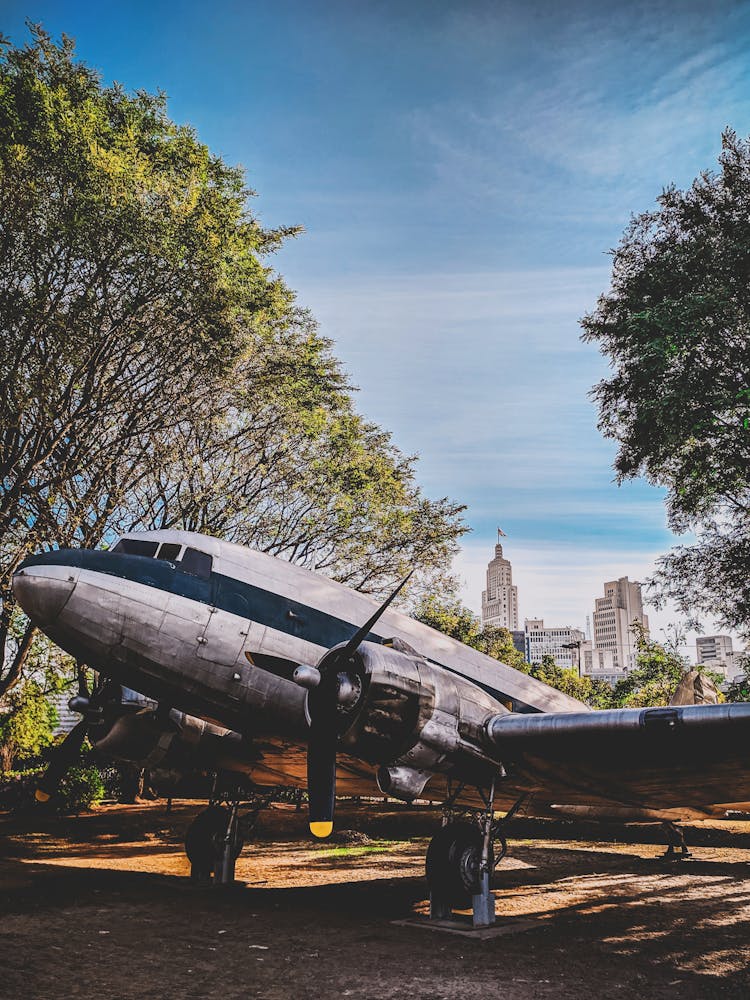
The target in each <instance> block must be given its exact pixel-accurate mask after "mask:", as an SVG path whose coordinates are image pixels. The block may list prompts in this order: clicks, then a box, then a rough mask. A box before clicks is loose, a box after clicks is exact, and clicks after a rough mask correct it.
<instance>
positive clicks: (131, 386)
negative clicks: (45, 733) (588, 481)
mask: <svg viewBox="0 0 750 1000" xmlns="http://www.w3.org/2000/svg"><path fill="white" fill-rule="evenodd" d="M0 51H1V53H2V55H1V56H0V329H1V330H2V337H0V698H2V697H3V696H4V695H5V694H7V693H8V692H10V691H11V690H12V689H13V688H14V686H15V685H19V684H21V683H22V681H23V678H24V673H23V671H24V665H25V664H26V663H27V660H28V657H29V654H30V651H31V649H32V644H33V642H34V630H33V628H31V626H29V625H28V623H27V627H25V628H24V629H23V630H22V631H21V632H20V633H19V632H18V630H17V629H15V628H14V627H13V622H14V615H15V612H16V608H15V605H14V602H13V595H12V590H11V587H10V581H11V576H12V572H13V570H14V569H15V568H16V567H17V566H18V564H19V562H20V561H21V560H22V559H23V558H24V556H25V555H26V554H27V553H28V552H29V551H30V550H39V549H40V548H42V547H47V546H49V547H59V546H71V545H72V546H77V545H82V546H94V545H96V544H99V543H100V542H101V541H102V540H103V539H105V540H106V539H107V538H110V537H111V536H112V535H114V534H116V533H119V532H121V531H122V530H126V529H132V528H150V527H174V528H185V529H190V528H192V529H195V530H199V531H203V532H206V533H208V534H217V535H221V536H222V537H225V538H229V539H230V540H235V541H238V542H244V543H246V544H252V545H255V546H257V547H259V548H262V549H263V550H264V551H267V552H271V553H273V554H275V555H280V556H283V557H285V558H287V559H290V560H292V561H295V562H299V563H302V564H304V565H309V566H314V567H316V568H318V569H320V570H323V571H325V572H327V573H328V574H329V575H331V576H333V577H335V578H337V579H340V580H342V581H345V582H348V583H350V584H352V585H354V586H356V587H359V588H360V589H363V590H367V591H370V592H374V593H378V592H380V591H382V590H383V589H387V588H388V587H389V586H392V585H393V583H394V582H395V580H396V579H397V578H398V577H399V576H400V575H402V574H403V573H404V572H405V571H406V569H407V568H410V569H411V568H416V569H418V570H420V571H421V572H426V573H430V572H433V571H436V570H439V569H441V568H443V567H444V566H445V565H446V564H447V562H448V561H449V560H450V557H451V556H452V554H453V552H454V550H455V546H456V539H457V538H458V537H460V535H461V534H462V533H463V531H464V530H465V528H464V526H463V524H462V523H461V517H460V514H461V511H462V510H463V508H462V507H461V506H460V505H458V504H454V503H452V502H451V501H449V500H447V499H442V500H437V501H431V500H428V499H427V498H426V497H424V496H423V494H422V493H421V491H420V489H419V487H418V486H417V484H416V481H415V478H414V459H413V458H410V457H407V456H404V455H402V454H401V453H400V452H399V451H398V449H397V448H396V447H395V446H394V445H393V444H392V442H391V441H390V437H389V435H388V434H387V433H386V432H385V431H383V430H382V429H381V428H379V427H377V426H375V425H373V424H370V423H368V422H366V421H365V420H363V419H362V418H361V417H360V416H359V415H358V414H357V413H356V412H355V410H354V407H353V404H352V398H351V393H352V390H351V386H350V385H349V384H348V382H347V380H346V378H345V377H344V376H343V374H342V372H341V368H340V365H339V364H338V362H337V361H336V359H335V357H334V356H333V354H332V351H331V345H330V343H329V342H328V341H326V340H325V338H323V337H321V336H320V335H319V333H318V332H317V329H316V326H315V323H314V321H313V320H312V318H311V317H310V316H309V315H308V314H307V313H305V312H304V311H303V310H301V309H300V308H299V307H298V306H297V305H296V304H295V301H294V296H293V294H292V293H291V292H290V291H289V289H288V288H287V287H286V285H285V284H284V282H283V280H282V279H281V278H280V277H279V276H278V275H276V274H275V273H274V272H273V271H272V270H271V269H270V267H269V266H268V264H267V263H266V261H267V258H268V256H269V254H270V253H271V252H272V251H274V250H275V249H276V248H277V247H278V246H279V245H280V244H281V243H282V241H283V240H284V239H285V238H287V237H289V236H291V235H294V234H295V233H296V232H297V229H295V228H293V227H286V228H280V229H272V230H270V229H264V228H263V227H262V226H261V225H260V223H259V222H258V220H257V219H256V217H255V216H254V215H253V214H252V212H251V211H250V209H249V207H248V201H249V198H250V196H251V195H252V194H253V192H251V191H250V190H249V189H248V188H247V187H246V183H245V177H244V174H243V172H242V170H241V169H240V168H236V167H231V166H229V165H227V164H226V163H225V162H224V161H223V160H222V159H221V158H220V157H217V156H215V155H213V154H212V153H211V152H210V150H209V149H208V148H207V147H206V146H205V145H203V144H202V143H200V142H199V141H198V138H197V136H196V135H195V133H194V132H193V130H192V129H191V128H189V127H187V126H181V125H177V124H175V123H174V122H173V121H171V119H170V118H169V116H168V115H167V110H166V102H165V98H164V96H163V95H151V94H147V93H145V92H143V91H138V92H136V93H135V94H127V93H126V92H125V91H124V90H123V88H122V87H120V86H119V85H114V86H112V87H105V86H103V84H102V82H101V80H100V78H99V76H98V74H97V73H95V72H94V71H92V70H91V69H90V68H88V67H87V66H85V65H84V64H83V63H81V62H80V61H77V60H76V59H75V55H74V50H73V44H72V42H71V40H70V39H67V38H65V37H63V40H62V42H61V43H60V44H56V43H55V42H53V41H52V39H51V38H50V37H49V36H48V35H47V34H46V33H45V32H44V31H42V30H41V29H40V28H38V27H32V41H31V43H30V44H29V45H27V46H25V47H23V48H14V47H12V46H11V45H10V44H8V43H6V42H2V43H0ZM30 669H31V668H30ZM27 676H31V675H30V674H28V675H27Z"/></svg>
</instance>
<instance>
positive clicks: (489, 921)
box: [428, 778, 496, 929]
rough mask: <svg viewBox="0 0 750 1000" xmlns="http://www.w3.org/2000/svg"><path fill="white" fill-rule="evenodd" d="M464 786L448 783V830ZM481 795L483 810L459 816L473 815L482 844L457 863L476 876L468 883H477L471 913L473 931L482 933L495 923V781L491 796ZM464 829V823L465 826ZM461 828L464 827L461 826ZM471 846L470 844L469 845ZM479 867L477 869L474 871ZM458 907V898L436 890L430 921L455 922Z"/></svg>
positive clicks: (432, 895) (445, 823)
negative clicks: (493, 877) (453, 920)
mask: <svg viewBox="0 0 750 1000" xmlns="http://www.w3.org/2000/svg"><path fill="white" fill-rule="evenodd" d="M463 787H464V786H463V784H461V783H458V784H457V786H455V787H454V786H453V784H452V782H451V781H450V780H449V782H448V796H447V799H446V802H445V808H444V811H443V824H442V825H443V828H445V827H446V826H448V825H449V824H450V823H451V822H453V818H454V815H455V812H456V801H457V799H458V797H459V795H460V794H461V792H462V790H463ZM479 792H480V794H481V795H482V798H483V800H484V809H483V810H481V811H480V810H475V809H472V810H469V809H461V810H460V812H461V813H463V814H470V815H471V816H472V817H473V820H474V821H475V822H476V823H477V825H478V826H479V831H480V833H481V842H480V843H479V844H476V842H474V843H475V845H476V846H473V847H472V851H473V852H474V853H473V854H472V855H467V854H464V855H463V859H462V860H460V861H459V859H455V861H454V862H452V863H456V864H461V865H464V864H465V865H466V866H467V867H466V870H465V874H468V873H469V872H470V871H472V869H473V871H474V872H475V874H474V875H473V876H472V877H471V878H470V879H469V881H470V882H473V883H474V887H475V888H476V889H477V891H476V892H472V894H471V911H472V921H471V922H472V927H474V928H476V929H479V928H483V927H492V925H493V924H494V923H495V897H494V896H493V895H492V892H491V889H490V882H491V879H492V873H493V870H494V857H493V847H492V845H493V840H494V837H495V835H496V827H495V822H494V801H495V780H494V778H493V780H492V783H491V784H490V787H489V792H488V793H487V795H484V793H483V792H482V790H481V789H479ZM463 825H464V828H465V825H466V824H465V823H464V824H463ZM458 826H461V824H460V823H459V824H458ZM467 846H468V844H467ZM429 864H430V862H429V856H428V878H429ZM474 866H476V867H474ZM454 903H455V898H454V897H452V896H451V895H450V894H449V893H448V892H446V893H445V894H443V893H441V892H440V891H439V890H436V889H435V888H434V886H433V887H431V889H430V920H446V921H447V920H452V919H455V918H454V913H453V905H454Z"/></svg>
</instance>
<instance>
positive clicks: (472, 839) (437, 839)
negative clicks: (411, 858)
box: [425, 781, 506, 927]
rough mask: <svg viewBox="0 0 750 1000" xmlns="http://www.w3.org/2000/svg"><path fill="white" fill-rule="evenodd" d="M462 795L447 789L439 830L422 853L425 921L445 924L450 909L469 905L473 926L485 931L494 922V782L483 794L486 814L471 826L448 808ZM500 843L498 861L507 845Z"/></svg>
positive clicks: (476, 816) (459, 791)
mask: <svg viewBox="0 0 750 1000" xmlns="http://www.w3.org/2000/svg"><path fill="white" fill-rule="evenodd" d="M461 790H462V786H459V787H458V788H457V789H456V791H455V793H453V792H452V790H450V789H449V797H448V800H447V802H446V810H445V813H444V817H443V826H442V828H441V829H440V830H439V831H438V832H437V833H436V834H435V836H434V837H433V838H432V840H431V841H430V846H429V848H428V849H427V860H426V866H425V867H426V874H427V884H428V886H429V888H430V919H431V920H449V919H450V918H451V916H452V915H453V910H462V909H466V908H467V907H469V906H471V909H472V924H473V926H474V927H490V926H491V925H492V924H494V922H495V897H494V896H493V895H492V893H491V892H490V879H491V878H492V873H493V871H494V869H495V864H496V862H495V851H494V845H493V841H494V839H495V838H496V837H497V835H498V832H499V831H498V827H497V824H495V822H494V817H493V802H494V798H495V783H494V781H493V782H492V784H491V786H490V789H489V792H488V793H487V795H483V798H484V800H485V809H484V810H483V811H480V812H475V814H474V817H473V821H471V820H468V819H464V820H454V819H453V805H454V803H455V800H456V799H457V797H458V796H459V795H460V793H461ZM499 839H500V843H501V845H502V853H501V854H500V857H502V856H503V855H504V854H505V847H506V845H505V840H504V838H502V836H500V838H499ZM498 860H499V858H498Z"/></svg>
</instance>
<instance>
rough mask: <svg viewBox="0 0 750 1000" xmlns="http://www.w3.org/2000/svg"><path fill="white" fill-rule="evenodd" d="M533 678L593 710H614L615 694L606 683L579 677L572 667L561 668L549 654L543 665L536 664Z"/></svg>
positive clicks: (544, 656) (533, 669) (532, 673)
mask: <svg viewBox="0 0 750 1000" xmlns="http://www.w3.org/2000/svg"><path fill="white" fill-rule="evenodd" d="M530 673H531V676H532V677H536V679H537V680H539V681H543V682H544V683H545V684H549V686H550V687H553V688H556V689H557V690H558V691H562V692H563V694H567V695H569V696H570V697H571V698H577V699H578V701H582V702H583V703H584V704H585V705H590V706H591V707H592V708H614V707H615V701H614V693H613V691H612V688H611V687H610V686H609V684H607V683H606V681H602V680H599V679H598V678H594V677H589V676H588V675H586V674H583V675H582V676H579V674H578V671H577V670H573V669H572V668H570V667H560V666H558V665H557V663H555V658H554V657H553V656H551V655H550V654H549V653H545V654H544V655H543V656H542V662H541V663H535V664H534V665H533V666H532V668H531V671H530Z"/></svg>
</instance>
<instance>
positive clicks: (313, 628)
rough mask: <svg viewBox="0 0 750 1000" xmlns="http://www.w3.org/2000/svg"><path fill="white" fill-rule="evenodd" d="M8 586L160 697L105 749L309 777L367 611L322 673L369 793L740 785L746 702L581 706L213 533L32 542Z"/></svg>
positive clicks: (715, 797) (672, 809) (714, 795)
mask: <svg viewBox="0 0 750 1000" xmlns="http://www.w3.org/2000/svg"><path fill="white" fill-rule="evenodd" d="M164 546H168V549H167V548H164ZM157 549H158V552H157ZM167 552H168V553H169V556H168V557H167V556H166V555H165V556H164V557H163V558H159V557H158V556H162V555H163V554H164V553H167ZM147 553H150V554H147ZM13 588H14V592H15V594H16V596H17V598H18V600H19V603H20V604H21V606H22V607H23V608H24V610H25V611H26V612H27V614H28V615H29V617H30V618H31V619H32V621H34V623H35V624H37V625H38V626H39V627H40V628H41V629H42V630H43V631H44V632H45V633H46V634H47V635H49V636H50V637H51V638H52V639H53V640H54V641H55V642H57V643H58V644H59V645H60V646H61V647H62V648H63V649H65V650H67V651H68V652H70V653H71V654H72V655H74V656H76V657H77V658H78V659H79V660H81V661H82V662H85V663H87V664H89V665H90V666H92V667H95V668H96V669H97V670H99V671H100V672H102V673H103V674H104V675H106V676H107V677H111V678H113V679H114V680H115V681H117V682H118V683H120V684H123V685H126V686H127V687H129V688H133V689H134V690H136V691H139V692H142V693H143V694H144V695H145V696H147V697H148V698H149V699H152V700H153V701H154V702H155V703H158V706H159V708H158V710H157V711H153V710H151V709H147V708H144V709H142V710H141V711H140V712H134V713H130V714H128V715H127V716H125V717H123V719H122V720H120V721H118V722H116V723H115V724H113V725H112V727H111V730H110V731H109V732H108V733H106V734H102V735H100V737H99V742H98V745H99V746H101V747H102V749H108V750H109V751H110V752H112V753H113V754H115V755H116V756H122V757H125V758H127V759H134V760H141V761H151V762H154V761H156V760H157V759H158V760H161V761H163V762H164V764H165V766H170V767H174V768H176V769H179V768H181V767H186V766H189V764H190V762H191V760H195V759H196V756H197V757H200V756H201V755H203V759H204V760H208V761H211V762H213V763H215V766H217V767H222V768H227V769H235V770H238V771H244V772H247V773H250V774H252V777H253V780H254V781H255V782H256V784H259V785H264V784H267V785H280V784H293V783H297V784H300V785H303V784H304V783H305V780H306V765H305V748H306V744H307V741H308V733H309V720H310V711H309V708H310V706H311V705H314V704H315V702H314V699H315V698H320V697H322V694H320V693H319V692H321V687H322V686H321V680H320V679H321V676H322V675H321V671H325V664H326V662H331V661H330V660H328V661H327V660H326V657H330V656H331V655H332V653H331V651H332V650H333V651H334V652H335V650H336V649H337V648H340V647H343V648H344V649H345V650H349V649H350V643H351V641H352V637H353V636H356V635H357V634H358V630H359V629H361V627H362V623H363V622H370V621H376V624H374V625H373V626H372V628H373V631H371V632H369V633H368V634H367V635H366V636H361V637H360V638H361V639H362V641H361V642H360V641H359V639H358V641H357V644H356V649H354V647H351V665H348V666H346V669H342V670H339V669H338V668H337V672H336V676H335V678H334V680H335V696H336V697H335V703H334V711H335V717H333V729H334V730H335V732H334V734H333V736H334V738H335V739H336V741H337V751H336V757H335V761H336V767H337V782H338V784H337V787H338V790H339V791H340V792H341V793H342V794H351V793H354V794H362V793H364V794H367V793H371V792H372V789H373V777H374V775H373V771H374V770H377V775H378V781H379V783H380V787H381V789H382V790H383V791H384V792H386V793H387V794H389V795H393V796H396V797H400V798H403V799H405V800H407V801H408V800H411V799H413V798H415V797H425V796H426V797H429V798H432V799H434V800H437V801H442V800H443V799H444V797H445V795H446V791H447V785H446V782H447V781H448V780H449V779H450V781H452V782H453V783H454V784H456V783H458V784H460V785H461V786H462V787H463V786H465V787H466V793H465V795H466V796H468V797H471V796H472V795H474V794H475V792H474V789H475V788H477V787H479V788H486V787H488V786H489V784H490V783H491V782H493V783H494V782H495V781H496V789H495V802H496V804H497V808H499V809H502V808H508V807H509V806H510V805H511V804H512V803H514V802H516V801H518V799H519V797H520V796H525V802H526V807H525V808H526V811H527V812H536V813H537V814H546V813H549V812H551V811H552V812H554V811H555V810H557V811H561V812H565V811H572V814H575V810H576V809H578V810H580V809H581V808H585V809H588V810H593V811H594V812H596V811H597V810H598V811H599V813H600V814H602V813H607V814H617V810H620V811H622V810H625V811H629V812H628V814H629V815H630V814H632V815H644V816H646V815H648V816H649V817H653V818H656V817H659V816H661V815H662V814H663V815H664V816H665V817H668V818H675V817H676V816H677V815H678V814H679V815H680V816H692V815H710V814H713V813H716V812H721V811H723V810H726V809H727V808H729V807H734V808H738V807H739V805H740V804H743V803H747V802H750V782H749V781H748V774H750V751H749V750H748V747H749V746H750V743H749V742H748V738H749V737H750V714H749V713H748V710H747V706H726V705H719V706H717V705H709V706H699V707H697V708H696V707H691V706H687V707H680V708H679V709H669V710H664V709H650V710H632V711H620V712H596V713H595V712H591V711H590V710H589V709H588V708H587V707H586V706H585V705H582V704H581V703H579V702H577V701H575V700H574V699H572V698H568V697H567V696H565V695H563V694H562V693H560V692H558V691H555V690H553V689H551V688H549V687H547V686H546V685H544V684H542V683H540V682H538V681H536V680H535V679H534V678H531V677H528V676H526V675H524V674H521V673H519V672H517V671H515V670H513V669H512V668H510V667H508V666H506V665H505V664H502V663H499V662H497V661H496V660H493V659H491V658H489V657H487V656H484V655H483V654H481V653H478V652H476V651H475V650H472V649H469V648H468V647H466V646H463V645H462V644H461V643H458V642H456V641H455V640H452V639H450V638H448V637H447V636H444V635H442V634H440V633H438V632H435V631H434V630H432V629H430V628H428V627H427V626H425V625H422V624H421V623H419V622H416V621H414V620H413V619H411V618H409V617H407V616H405V615H402V614H400V613H399V612H397V611H393V610H392V609H390V608H388V609H387V610H386V611H385V612H384V613H383V614H382V617H380V618H379V620H377V616H376V612H377V606H376V604H375V603H374V602H373V601H372V600H371V599H370V598H368V597H366V596H364V595H362V594H359V593H356V592H354V591H352V590H350V589H349V588H347V587H344V586H341V585H340V584H337V583H334V582H332V581H330V580H328V579H326V578H324V577H322V576H319V575H317V574H315V573H311V572H309V571H307V570H305V569H302V568H300V567H297V566H293V565H291V564H289V563H287V562H285V561H283V560H279V559H274V558H272V557H270V556H267V555H265V554H263V553H260V552H255V551H253V550H250V549H247V548H244V547H242V546H238V545H233V544H231V543H228V542H223V541H221V540H219V539H215V538H209V537H207V536H203V535H198V534H194V533H188V532H178V531H155V532H142V533H133V534H130V535H128V536H125V538H124V539H123V540H122V541H121V543H120V544H119V545H118V546H117V547H116V548H115V549H114V550H113V551H92V550H64V551H57V552H51V553H46V554H40V555H38V556H34V557H32V558H31V559H29V560H27V561H26V562H25V563H24V564H23V565H22V566H21V567H20V569H19V570H18V572H17V573H16V574H15V576H14V579H13ZM348 655H349V654H348V653H347V656H348ZM348 662H349V661H347V663H348ZM326 683H327V684H329V686H330V684H331V683H333V682H332V681H329V682H326ZM309 699H313V701H311V702H310V705H308V700H309ZM664 713H667V714H664ZM669 713H672V714H669Z"/></svg>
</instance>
